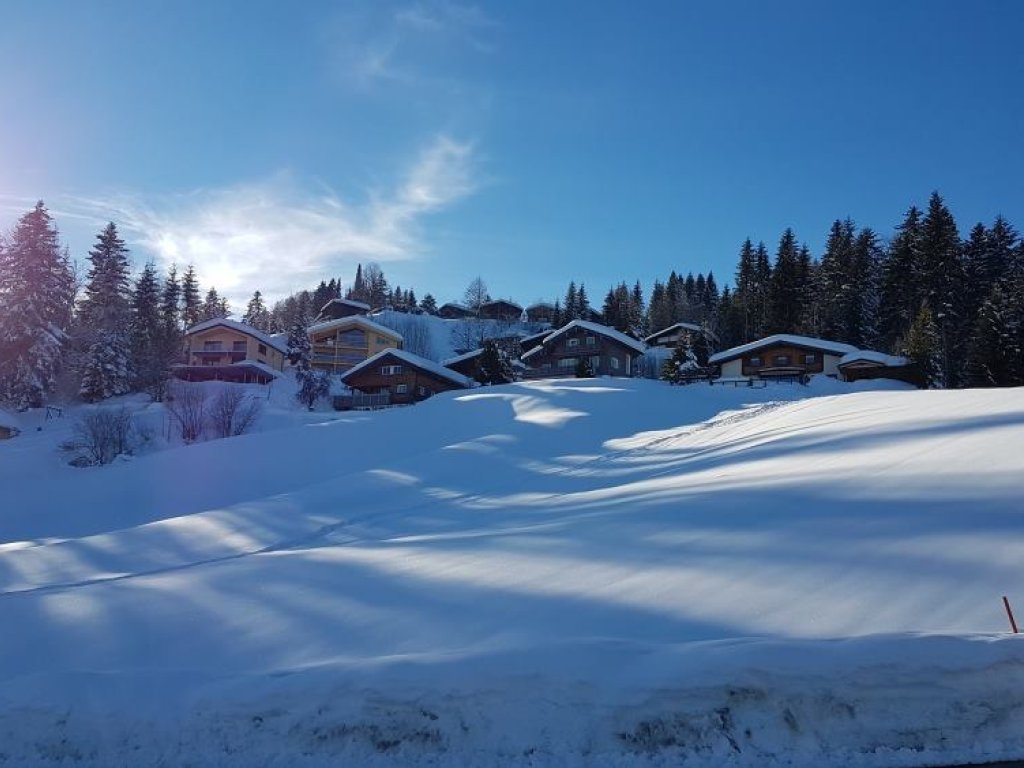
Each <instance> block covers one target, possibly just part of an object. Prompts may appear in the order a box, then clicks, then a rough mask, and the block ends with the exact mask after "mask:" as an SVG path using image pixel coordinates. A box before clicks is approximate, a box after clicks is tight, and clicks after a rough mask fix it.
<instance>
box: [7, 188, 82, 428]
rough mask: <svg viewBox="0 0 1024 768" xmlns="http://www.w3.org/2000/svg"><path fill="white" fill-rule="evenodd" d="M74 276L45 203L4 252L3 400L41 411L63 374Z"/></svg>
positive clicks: (29, 216) (21, 226) (27, 218)
mask: <svg viewBox="0 0 1024 768" xmlns="http://www.w3.org/2000/svg"><path fill="white" fill-rule="evenodd" d="M74 293H75V285H74V275H73V273H72V271H71V267H70V265H69V264H68V259H67V255H66V252H64V251H62V250H61V247H60V243H59V240H58V236H57V229H56V227H55V226H54V224H53V220H52V219H51V218H50V214H49V212H48V211H47V210H46V207H45V206H44V205H43V203H42V202H39V203H37V204H36V206H35V208H34V209H33V210H32V211H30V212H28V213H26V214H25V215H24V216H22V217H21V218H20V219H19V220H18V222H17V224H16V225H15V227H14V231H13V232H12V233H11V236H10V239H9V241H8V243H7V244H6V246H5V247H3V248H2V249H0V400H6V401H8V402H10V403H11V404H13V405H14V406H15V407H16V408H30V407H39V406H41V405H42V403H43V399H44V397H45V396H46V394H47V393H48V392H49V391H50V390H51V389H52V387H53V384H54V381H55V379H56V376H57V372H58V370H59V368H60V364H61V358H62V352H63V349H62V347H63V344H64V341H65V339H66V338H67V337H66V331H67V327H68V324H69V322H70V314H71V306H72V303H73V301H74Z"/></svg>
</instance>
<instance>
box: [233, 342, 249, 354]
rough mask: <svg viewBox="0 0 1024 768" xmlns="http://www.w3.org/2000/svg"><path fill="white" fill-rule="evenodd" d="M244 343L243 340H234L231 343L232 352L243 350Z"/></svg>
mask: <svg viewBox="0 0 1024 768" xmlns="http://www.w3.org/2000/svg"><path fill="white" fill-rule="evenodd" d="M245 347H246V344H245V342H244V341H235V342H232V343H231V349H232V351H234V352H245Z"/></svg>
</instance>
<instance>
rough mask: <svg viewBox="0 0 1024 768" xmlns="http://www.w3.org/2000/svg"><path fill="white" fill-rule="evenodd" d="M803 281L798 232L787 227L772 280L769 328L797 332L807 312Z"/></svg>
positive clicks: (776, 259) (776, 256)
mask: <svg viewBox="0 0 1024 768" xmlns="http://www.w3.org/2000/svg"><path fill="white" fill-rule="evenodd" d="M803 289H804V286H802V285H801V280H800V252H799V249H798V248H797V244H796V235H794V234H793V230H792V229H788V228H787V229H786V231H785V232H783V233H782V238H781V239H780V240H779V249H778V251H777V252H776V254H775V268H774V269H773V270H772V273H771V279H770V281H769V291H768V293H769V296H768V329H769V331H770V332H771V333H795V332H796V329H797V326H798V325H799V324H800V318H801V317H802V316H803V313H804V302H805V300H806V298H807V293H806V291H805V290H803Z"/></svg>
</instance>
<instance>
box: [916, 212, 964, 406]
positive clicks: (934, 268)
mask: <svg viewBox="0 0 1024 768" xmlns="http://www.w3.org/2000/svg"><path fill="white" fill-rule="evenodd" d="M917 278H918V280H919V281H920V285H921V286H922V288H923V289H924V298H925V299H926V300H927V301H928V304H929V306H930V307H931V309H932V314H933V317H934V321H935V326H936V328H937V329H938V333H939V342H940V348H939V350H940V360H941V365H942V382H943V385H944V386H947V387H955V386H958V384H959V377H960V372H961V370H962V364H963V349H962V347H963V340H964V330H965V329H964V327H963V326H964V323H963V315H964V311H963V296H962V291H963V284H964V270H963V259H962V257H961V246H960V234H959V232H958V231H957V227H956V221H955V220H954V219H953V214H952V213H950V212H949V209H948V208H947V207H946V204H945V203H944V202H943V200H942V197H940V196H939V193H938V192H933V193H932V196H931V199H930V200H929V201H928V211H927V212H926V213H925V215H924V219H923V220H922V221H921V261H920V264H919V269H918V274H917Z"/></svg>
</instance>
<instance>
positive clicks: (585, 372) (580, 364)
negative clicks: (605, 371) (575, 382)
mask: <svg viewBox="0 0 1024 768" xmlns="http://www.w3.org/2000/svg"><path fill="white" fill-rule="evenodd" d="M576 378H577V379H592V378H594V366H592V365H591V364H590V358H589V357H581V358H580V359H579V360H578V361H577V363H576Z"/></svg>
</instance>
